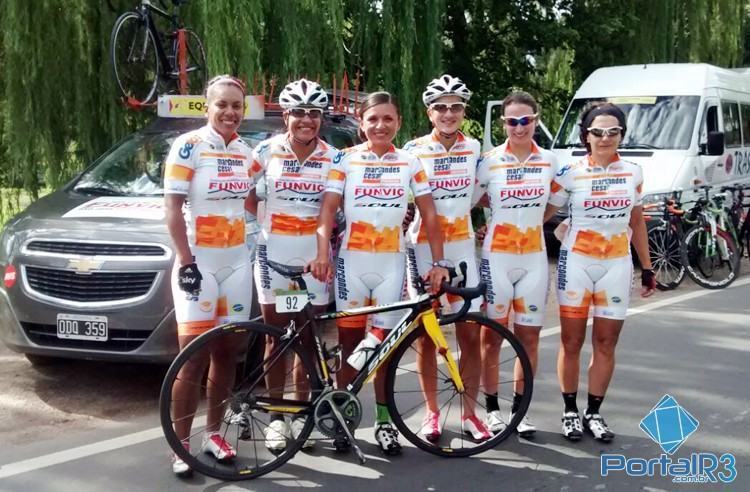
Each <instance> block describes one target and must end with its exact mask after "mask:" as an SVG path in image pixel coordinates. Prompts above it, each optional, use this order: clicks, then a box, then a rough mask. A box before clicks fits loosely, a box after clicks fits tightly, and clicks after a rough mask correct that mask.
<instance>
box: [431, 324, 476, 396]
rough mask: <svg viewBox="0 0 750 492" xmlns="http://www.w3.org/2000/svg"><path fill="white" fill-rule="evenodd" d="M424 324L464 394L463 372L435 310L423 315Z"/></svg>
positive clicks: (458, 389)
mask: <svg viewBox="0 0 750 492" xmlns="http://www.w3.org/2000/svg"><path fill="white" fill-rule="evenodd" d="M422 325H423V326H424V329H425V332H427V335H429V337H430V338H431V339H432V343H434V344H435V347H436V348H437V352H438V353H439V354H440V355H441V356H443V359H445V365H446V366H447V367H448V374H449V375H450V377H451V380H452V381H453V384H454V385H455V386H456V391H458V393H459V394H463V393H464V392H465V391H466V388H465V387H464V382H463V380H462V379H461V374H460V372H459V370H458V365H457V364H456V359H455V358H454V357H453V354H452V353H451V350H450V348H449V347H448V341H447V340H446V339H445V335H444V334H443V331H442V330H441V329H440V323H438V320H437V316H436V315H435V311H429V312H427V313H425V314H423V315H422Z"/></svg>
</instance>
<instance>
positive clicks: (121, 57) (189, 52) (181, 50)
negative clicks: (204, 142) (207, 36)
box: [110, 0, 208, 108]
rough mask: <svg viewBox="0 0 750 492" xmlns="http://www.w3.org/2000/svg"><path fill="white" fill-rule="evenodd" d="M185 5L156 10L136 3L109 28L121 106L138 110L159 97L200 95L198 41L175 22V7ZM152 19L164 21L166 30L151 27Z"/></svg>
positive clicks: (202, 71)
mask: <svg viewBox="0 0 750 492" xmlns="http://www.w3.org/2000/svg"><path fill="white" fill-rule="evenodd" d="M186 1H187V0H171V3H172V12H171V13H170V12H169V11H168V10H169V7H168V5H167V1H166V0H159V3H160V4H161V8H160V7H157V6H156V5H154V4H153V3H152V2H151V0H140V3H139V4H138V5H137V6H136V7H135V9H134V10H132V11H130V12H126V13H124V14H122V15H121V16H120V17H119V18H118V19H117V20H116V21H115V24H114V26H113V28H112V35H111V38H110V61H111V63H112V74H113V75H114V78H115V82H116V84H117V88H118V89H119V91H120V94H121V95H122V97H123V98H124V100H125V102H126V103H127V104H128V105H129V106H132V107H136V108H137V107H140V106H143V105H146V104H149V103H150V102H152V101H153V100H154V99H155V98H156V96H157V94H158V93H169V92H173V93H179V94H189V93H191V92H193V93H201V92H203V88H204V87H205V85H206V81H207V77H208V71H207V69H206V53H205V51H204V49H203V44H202V43H201V40H200V38H198V35H197V34H195V32H193V31H192V30H190V29H188V28H186V27H184V26H183V25H182V23H181V21H180V16H179V10H180V5H182V4H183V3H186ZM154 15H156V16H159V17H162V18H165V19H167V20H168V21H169V25H170V27H169V30H168V31H167V32H161V31H159V29H158V28H157V27H156V23H155V22H154Z"/></svg>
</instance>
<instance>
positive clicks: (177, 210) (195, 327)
mask: <svg viewBox="0 0 750 492" xmlns="http://www.w3.org/2000/svg"><path fill="white" fill-rule="evenodd" d="M206 107H207V109H206V114H207V116H208V123H207V124H206V126H204V127H203V128H200V129H198V130H194V131H191V132H188V133H185V134H183V135H180V136H179V137H177V139H176V140H175V141H174V143H173V144H172V148H171V150H170V151H169V155H168V156H167V160H166V168H165V175H164V202H165V206H166V221H167V228H168V230H169V235H170V236H171V238H172V242H173V243H174V249H175V265H174V269H173V272H172V295H173V297H174V306H175V317H176V318H177V334H178V340H179V344H180V349H183V348H184V347H185V346H186V345H187V344H188V343H190V342H191V341H192V340H193V339H194V338H195V337H196V336H198V335H200V334H201V333H203V332H205V331H206V330H209V329H211V328H213V327H214V326H216V325H219V324H222V323H227V322H231V321H246V320H247V319H249V313H250V305H251V300H252V274H251V264H250V258H249V257H248V254H247V247H246V246H245V210H246V207H247V206H248V202H247V196H248V193H249V191H250V189H251V188H252V187H253V183H252V180H251V176H250V173H251V169H250V166H251V162H252V158H251V149H250V147H249V146H248V145H247V144H246V143H245V142H244V141H243V140H242V139H241V138H240V137H239V135H237V129H238V128H239V126H240V123H241V122H242V119H243V117H244V111H245V87H244V85H243V84H242V82H240V81H239V80H238V79H235V78H234V77H230V76H229V75H222V76H219V77H216V78H214V79H212V80H211V81H209V83H208V86H207V90H206ZM183 206H185V212H186V213H185V215H184V216H183ZM229 307H231V312H230V311H229V309H230V308H229ZM225 342H228V343H222V344H221V345H216V346H214V347H212V350H211V352H210V355H209V354H205V355H204V356H203V357H196V360H192V361H191V363H190V364H186V365H185V366H184V367H183V369H182V370H181V372H180V374H179V376H178V378H177V379H176V381H175V384H174V389H173V394H172V400H173V404H174V405H175V407H174V410H173V413H174V416H175V424H174V425H175V433H176V434H177V436H178V437H179V438H180V439H182V440H183V445H184V446H185V447H186V448H189V446H190V443H189V436H190V434H191V432H190V428H191V426H192V420H193V419H192V416H193V415H194V413H195V412H196V409H197V407H198V400H199V398H200V388H201V383H200V380H201V378H202V377H203V374H204V372H205V370H206V366H207V365H208V366H209V378H208V388H207V395H208V396H207V408H208V411H207V422H206V427H205V430H206V432H205V433H204V435H203V441H202V450H203V451H205V452H207V453H210V454H212V455H213V456H214V457H215V458H216V459H217V460H228V459H232V458H233V457H234V456H235V454H236V453H235V450H234V449H233V448H232V446H231V445H230V444H229V443H228V442H227V441H225V440H224V438H223V436H222V435H221V434H219V433H218V430H219V425H220V422H221V418H222V416H223V414H224V404H223V403H222V402H223V401H224V399H225V398H226V396H227V395H226V390H225V388H230V387H231V386H232V382H233V379H234V374H235V359H236V351H237V349H238V348H239V347H240V346H241V345H240V344H239V343H235V342H237V340H229V339H227V340H225ZM181 415H182V416H184V418H180V416H181ZM172 469H173V471H174V472H175V473H176V474H177V475H180V476H185V475H189V474H190V469H189V468H188V467H187V465H186V464H185V463H184V462H183V461H182V460H181V459H179V458H178V457H176V456H175V457H174V461H173V465H172Z"/></svg>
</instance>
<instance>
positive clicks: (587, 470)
mask: <svg viewBox="0 0 750 492" xmlns="http://www.w3.org/2000/svg"><path fill="white" fill-rule="evenodd" d="M550 309H553V307H551V308H550ZM632 311H633V312H632V314H631V316H630V317H629V318H628V321H627V324H626V328H625V330H624V331H623V334H622V336H621V339H620V345H619V346H618V365H617V371H616V373H615V377H614V380H613V382H612V387H611V391H610V392H609V394H608V396H607V399H606V401H605V403H604V405H603V407H602V412H603V413H604V414H605V415H606V417H607V419H608V422H609V424H610V425H611V427H612V428H613V429H614V430H615V431H616V432H617V438H616V440H615V441H614V442H613V443H611V444H609V445H602V444H598V443H596V442H595V441H593V440H592V439H590V438H589V437H588V436H587V437H585V438H584V440H583V441H582V442H580V443H577V444H572V443H568V442H567V441H565V440H564V439H563V438H562V437H561V436H560V435H559V429H558V427H559V418H560V411H561V401H560V396H559V390H558V387H557V381H556V376H555V357H556V351H557V343H558V333H559V329H557V328H556V327H554V326H553V327H550V328H546V329H545V330H544V331H543V337H544V338H543V339H542V343H541V346H540V368H539V374H538V376H537V379H536V382H535V392H534V401H533V403H532V410H531V415H532V416H533V418H534V420H535V422H536V423H537V425H538V426H539V428H540V432H538V433H537V436H536V437H535V438H534V439H533V440H528V441H527V440H522V439H516V438H512V439H510V440H508V441H506V442H505V443H504V444H503V445H502V446H501V448H500V449H496V450H494V451H492V452H488V453H485V454H483V455H482V456H480V457H475V458H471V459H460V460H458V459H456V460H448V459H441V458H437V457H434V456H431V455H428V454H426V453H423V452H421V451H419V450H416V449H414V448H409V447H407V449H406V450H405V452H404V454H403V455H402V456H400V457H397V458H388V459H386V458H384V457H382V456H380V455H379V454H378V453H377V451H376V449H375V447H374V445H373V443H372V436H371V429H370V428H366V429H360V430H359V431H358V436H359V437H360V438H362V439H363V441H364V442H363V445H364V449H365V452H366V454H367V455H368V458H369V461H368V462H367V463H366V464H365V465H364V466H360V465H358V464H357V462H356V459H355V457H354V456H353V455H344V456H343V457H341V456H339V455H333V454H332V453H331V452H330V451H329V450H327V449H323V446H319V449H317V450H316V451H314V452H312V453H309V454H302V453H301V454H299V455H298V456H297V457H295V459H294V460H292V461H291V462H290V463H289V464H287V465H285V466H284V467H283V468H282V471H281V472H277V473H274V474H271V475H268V476H266V477H263V478H261V479H258V480H254V481H249V482H239V483H234V484H222V483H219V482H217V481H215V480H213V479H208V478H205V477H200V476H196V477H195V478H193V479H192V480H188V481H180V480H178V479H176V478H174V477H172V476H171V473H170V472H169V453H168V450H167V449H166V445H165V444H164V442H163V440H162V439H161V431H160V430H159V428H158V427H157V425H158V420H157V416H156V410H155V408H153V404H154V402H155V397H151V396H150V394H151V392H152V391H154V390H155V389H156V387H157V386H158V379H159V370H158V369H154V368H140V369H133V368H123V367H115V368H111V367H110V366H107V365H93V364H88V365H86V364H83V363H81V364H79V365H77V366H76V367H83V368H87V369H79V371H82V372H83V373H84V374H85V373H89V374H88V375H84V376H82V377H81V379H80V380H79V382H78V383H77V384H72V383H70V382H69V381H70V377H71V376H70V374H69V373H66V379H65V380H61V379H56V378H55V373H54V369H52V370H48V372H47V373H45V374H44V378H43V379H44V380H45V381H46V384H47V385H48V386H49V385H54V384H60V385H62V384H67V385H69V387H70V391H71V392H72V393H73V394H75V395H77V397H76V398H75V399H74V400H73V403H77V404H78V405H79V406H80V407H81V408H83V409H86V408H88V407H87V400H86V399H85V398H84V397H83V396H84V395H89V398H95V397H96V396H95V395H102V394H104V395H106V394H107V393H111V392H116V391H118V389H123V388H124V390H125V391H123V393H125V394H128V395H130V392H131V391H132V392H133V396H132V399H133V400H134V401H131V397H130V396H124V397H123V398H120V399H119V401H120V404H119V405H114V404H112V403H111V401H110V402H109V403H108V405H109V406H108V408H109V411H110V412H112V415H109V416H108V415H107V414H106V412H103V411H102V409H101V408H99V409H98V412H97V414H96V415H86V418H85V419H83V422H84V423H81V422H82V419H81V418H80V413H78V414H77V412H78V411H77V409H76V408H77V407H76V406H75V405H74V404H71V400H68V399H66V400H61V401H64V402H65V403H64V405H61V404H60V402H57V403H58V404H57V405H56V402H55V401H51V402H45V403H46V404H47V407H49V406H51V407H52V408H53V409H54V410H53V411H54V412H57V413H58V414H59V417H57V418H56V420H54V421H52V422H50V420H49V418H48V415H47V414H46V413H44V412H45V408H46V407H45V406H39V405H31V406H30V408H29V411H25V410H24V407H23V404H22V403H19V401H18V399H17V398H16V400H7V398H6V399H3V395H0V410H3V411H5V413H4V414H3V415H5V414H9V413H10V414H11V415H12V417H13V423H12V425H13V426H15V427H16V432H15V433H10V434H8V435H12V436H13V439H11V440H10V441H6V443H10V444H9V445H5V446H0V464H1V465H0V490H2V491H5V490H11V491H20V490H24V491H26V490H35V491H36V490H43V491H47V490H49V491H57V490H60V491H63V490H65V491H69V490H80V491H100V490H112V491H119V490H123V491H125V490H127V491H132V490H208V491H214V490H216V491H218V490H222V491H230V490H288V489H290V488H292V487H311V488H312V487H325V488H326V489H327V490H346V491H352V490H358V491H364V490H381V489H384V488H385V489H388V488H396V487H398V488H399V489H401V490H428V491H432V490H435V491H439V490H465V489H467V490H500V489H505V490H563V491H573V490H634V489H636V490H638V489H639V490H674V489H675V488H686V489H687V488H690V489H691V490H698V489H703V488H707V487H708V488H712V489H714V488H721V487H722V486H721V485H707V484H691V485H684V486H679V487H678V486H676V485H675V484H673V483H672V482H671V479H668V478H658V477H657V478H629V477H628V476H627V475H625V474H624V473H623V472H615V473H613V474H612V475H610V476H608V477H602V476H601V473H600V455H601V454H602V453H609V454H611V453H621V454H623V455H625V456H626V457H628V458H644V459H651V458H656V457H658V456H659V455H660V453H661V450H660V449H659V447H658V446H657V444H656V443H654V442H653V441H652V440H651V439H649V438H648V437H647V436H646V434H645V433H644V432H643V431H641V430H640V429H639V428H638V425H639V422H640V421H641V419H642V418H643V417H644V416H645V415H646V414H647V413H648V412H649V411H650V410H651V408H652V407H653V406H654V405H655V404H656V403H657V402H658V401H659V399H660V398H661V397H662V396H663V395H665V394H670V395H672V396H673V397H675V398H676V399H677V400H678V401H679V403H680V404H681V405H682V406H683V407H684V408H685V409H686V410H688V411H689V412H690V413H691V414H692V415H693V416H694V417H695V418H696V419H697V420H698V421H699V422H700V425H699V427H698V430H697V431H696V432H695V433H694V434H693V435H692V436H690V437H689V438H688V439H687V441H686V442H685V444H684V445H683V446H682V447H681V448H680V449H679V450H678V451H677V452H676V453H675V455H674V457H675V458H676V457H687V456H689V455H690V454H691V453H699V452H707V453H717V454H723V453H727V452H729V453H733V454H734V455H735V456H736V467H737V478H736V480H735V481H734V482H733V483H732V484H728V485H724V486H723V488H724V489H726V490H750V443H749V442H748V436H750V401H749V400H748V396H747V395H748V388H749V387H750V385H749V384H748V382H747V378H748V375H749V374H750V362H749V361H750V357H748V356H749V355H750V278H747V277H744V278H741V279H740V280H738V281H737V282H736V283H735V284H734V285H733V286H732V287H730V288H729V289H726V290H723V291H706V290H699V289H696V288H694V287H693V286H691V285H689V284H688V285H686V286H684V287H681V288H680V290H678V291H675V292H671V293H661V294H659V295H658V296H657V297H656V298H655V299H649V300H646V301H643V300H637V301H636V302H635V303H634V306H633V308H632ZM549 319H552V320H556V319H557V317H556V316H555V315H554V314H553V313H551V314H550V316H549ZM586 355H588V353H587V354H586ZM0 360H2V361H3V362H8V363H11V362H13V361H15V362H17V359H16V358H14V356H11V355H8V354H7V353H0ZM583 365H584V366H585V364H583ZM65 370H66V371H70V369H65ZM584 370H585V369H584ZM14 371H16V373H17V374H16V376H15V377H21V378H24V377H28V376H26V375H25V374H26V372H27V371H33V369H31V368H30V367H29V366H18V367H16V369H14ZM92 371H95V372H96V371H99V372H100V373H103V375H101V374H100V377H98V378H96V377H94V376H92V375H91V374H90V373H91V372H92ZM36 382H37V384H38V379H37V380H36ZM87 385H88V386H87ZM91 385H95V386H94V387H92V386H91ZM41 390H45V387H44V385H41ZM46 390H47V391H50V390H49V388H47V389H46ZM56 394H59V391H58V393H56ZM580 395H581V396H579V399H583V400H585V393H584V392H583V390H582V391H581V392H580ZM361 396H362V402H363V404H364V406H365V408H366V411H367V414H366V415H365V419H364V422H371V421H372V405H373V399H372V393H371V391H370V390H367V391H365V392H364V394H363V395H361ZM102 398H103V396H102ZM6 400H7V401H6ZM8 401H15V403H14V404H13V405H15V407H14V410H13V411H12V412H8V411H7V408H2V407H4V406H7V404H8ZM108 401H109V400H108ZM61 406H62V407H63V408H60V407H61ZM16 407H17V408H16ZM144 408H146V409H148V410H147V411H144V410H143V409H144ZM83 412H84V413H85V410H83ZM90 413H91V412H90ZM66 414H67V415H69V419H68V420H69V422H71V423H75V424H76V425H69V424H68V423H67V422H66V421H65V415H66ZM37 421H38V422H43V423H44V425H43V426H42V428H41V429H36V422H37ZM2 425H4V426H6V427H7V426H8V425H9V424H8V423H7V421H6V423H5V424H2ZM19 436H22V438H20V437H19ZM11 441H12V442H11Z"/></svg>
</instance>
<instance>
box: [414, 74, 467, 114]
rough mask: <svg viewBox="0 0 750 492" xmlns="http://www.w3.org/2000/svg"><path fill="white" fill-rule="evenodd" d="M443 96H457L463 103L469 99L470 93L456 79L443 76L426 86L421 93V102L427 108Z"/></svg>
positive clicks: (459, 80) (450, 76) (446, 75)
mask: <svg viewBox="0 0 750 492" xmlns="http://www.w3.org/2000/svg"><path fill="white" fill-rule="evenodd" d="M443 96H458V97H460V98H461V99H463V100H464V101H468V100H469V99H471V91H470V90H469V88H468V87H466V84H464V83H463V82H462V81H461V79H459V78H458V77H453V76H452V75H448V74H444V75H441V76H440V77H438V78H436V79H434V80H433V81H432V82H430V83H429V84H427V89H425V91H424V92H423V93H422V101H423V102H424V105H425V106H429V105H430V104H432V103H433V102H435V100H436V99H439V98H441V97H443Z"/></svg>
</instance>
